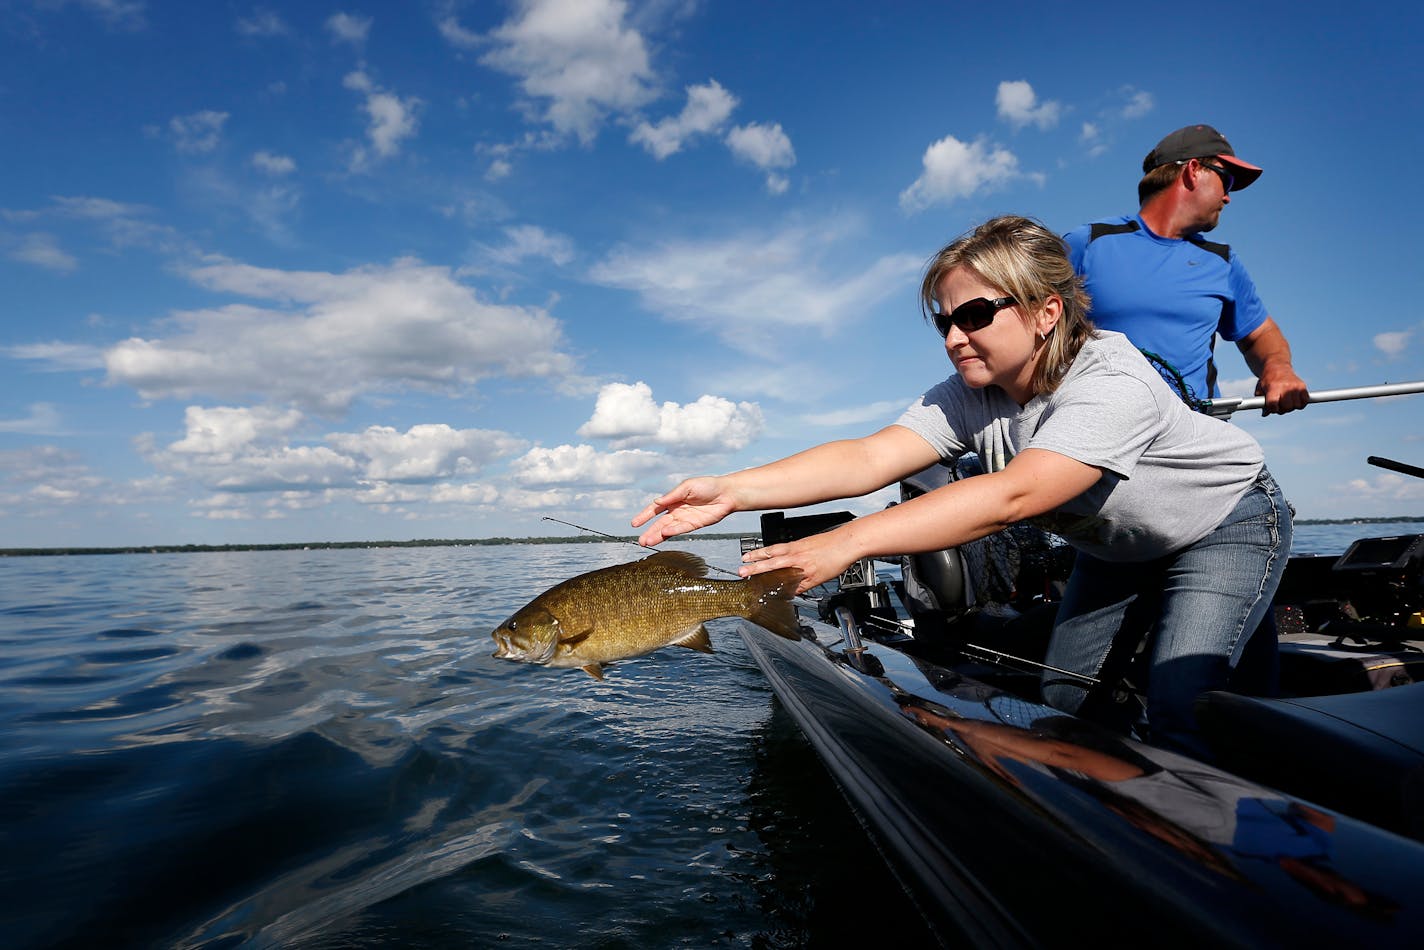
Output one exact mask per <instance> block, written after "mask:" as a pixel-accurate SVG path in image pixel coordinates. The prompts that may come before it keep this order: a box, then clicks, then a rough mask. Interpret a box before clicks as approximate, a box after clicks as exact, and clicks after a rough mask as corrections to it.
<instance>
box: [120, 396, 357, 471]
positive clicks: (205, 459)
mask: <svg viewBox="0 0 1424 950" xmlns="http://www.w3.org/2000/svg"><path fill="white" fill-rule="evenodd" d="M301 422H302V416H301V414H300V413H298V412H296V411H295V410H279V409H272V408H262V407H259V408H251V409H249V408H241V407H227V406H219V407H214V408H205V407H202V406H189V407H188V408H187V410H186V411H185V413H184V424H185V429H186V433H185V435H184V436H183V438H181V439H179V440H177V441H176V442H173V443H172V444H170V445H169V446H168V447H167V448H165V449H161V450H160V449H156V448H154V446H153V444H152V439H151V437H144V438H143V439H141V441H140V446H139V448H140V451H141V452H142V453H143V454H144V455H146V456H147V458H148V460H149V461H150V463H152V464H153V465H155V466H156V467H158V468H161V469H164V470H166V471H169V472H173V473H177V474H180V475H183V476H185V477H188V478H192V479H196V480H198V481H199V482H201V483H202V484H204V485H205V486H207V487H208V488H211V489H214V490H219V491H228V492H252V491H269V492H270V491H281V490H300V491H311V490H313V489H324V488H329V487H332V486H350V485H353V484H354V483H355V477H356V475H357V473H358V466H357V464H356V463H355V461H354V460H352V459H350V458H348V457H346V456H344V455H341V454H340V453H338V452H335V451H333V450H331V449H330V448H327V447H326V446H320V445H315V446H314V445H295V446H294V445H289V444H287V440H288V439H289V438H290V436H291V434H292V432H293V430H294V429H296V428H297V426H298V425H300V424H301Z"/></svg>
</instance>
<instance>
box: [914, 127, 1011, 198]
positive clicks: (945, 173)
mask: <svg viewBox="0 0 1424 950" xmlns="http://www.w3.org/2000/svg"><path fill="white" fill-rule="evenodd" d="M922 163H923V165H924V171H923V172H921V174H920V177H919V178H917V179H915V182H914V183H913V184H912V185H910V187H909V188H906V189H905V190H904V191H903V192H901V193H900V207H901V208H903V209H904V210H905V211H907V212H910V213H912V214H913V213H915V212H918V211H924V210H925V209H926V208H929V207H931V206H932V205H936V204H948V203H949V202H951V201H954V200H956V199H958V198H967V197H969V196H970V195H972V194H974V193H975V192H979V191H993V190H994V189H996V188H1002V187H1003V186H1004V185H1006V184H1008V183H1009V182H1011V181H1013V180H1014V179H1016V178H1020V177H1023V173H1022V172H1020V171H1019V160H1018V158H1017V157H1016V156H1015V155H1014V154H1013V153H1012V152H1010V151H1009V150H1008V149H1005V148H1002V147H1001V146H998V145H993V144H991V143H989V142H988V141H987V140H985V139H983V138H980V139H977V140H975V141H974V142H972V143H965V142H961V141H960V140H959V139H957V138H955V137H954V136H952V135H946V136H945V137H944V138H942V139H940V140H939V141H938V142H935V143H934V144H933V145H931V146H930V147H929V148H927V149H926V150H925V154H924V158H923V159H922Z"/></svg>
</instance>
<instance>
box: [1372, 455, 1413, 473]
mask: <svg viewBox="0 0 1424 950" xmlns="http://www.w3.org/2000/svg"><path fill="white" fill-rule="evenodd" d="M1365 461H1366V462H1368V463H1370V464H1371V465H1375V466H1378V467H1379V468H1387V469H1389V470H1390V471H1391V472H1399V473H1400V474H1401V475H1413V476H1414V477H1415V478H1424V468H1420V467H1419V466H1417V465H1410V464H1409V463H1408V462H1396V461H1395V460H1394V459H1387V458H1381V457H1380V456H1378V455H1371V456H1369V457H1368V458H1366V459H1365Z"/></svg>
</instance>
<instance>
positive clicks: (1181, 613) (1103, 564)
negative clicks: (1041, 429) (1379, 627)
mask: <svg viewBox="0 0 1424 950" xmlns="http://www.w3.org/2000/svg"><path fill="white" fill-rule="evenodd" d="M1166 503H1168V504H1170V503H1171V502H1170V501H1167V502H1166ZM1290 546H1291V516H1290V509H1289V508H1288V507H1287V506H1286V502H1285V498H1284V497H1283V496H1282V494H1281V490H1280V488H1279V487H1278V486H1277V485H1276V482H1275V480H1274V479H1273V478H1271V475H1270V473H1269V472H1267V471H1266V469H1265V468H1264V467H1263V468H1262V469H1261V474H1260V475H1259V476H1258V477H1257V479H1256V481H1255V483H1254V484H1252V486H1251V487H1250V489H1248V490H1247V492H1246V494H1245V495H1244V496H1243V497H1242V498H1241V500H1240V501H1239V502H1237V504H1236V508H1235V509H1234V510H1233V511H1232V512H1231V514H1229V515H1227V516H1226V519H1225V520H1224V521H1222V523H1221V524H1220V525H1218V526H1217V528H1216V530H1214V531H1212V533H1211V534H1209V535H1207V536H1206V537H1205V538H1202V539H1201V540H1200V541H1198V542H1196V543H1195V544H1192V545H1189V546H1188V547H1185V548H1183V549H1182V550H1180V551H1177V552H1175V553H1174V554H1170V555H1167V556H1166V557H1162V558H1158V559H1156V560H1153V561H1145V562H1138V563H1118V562H1110V561H1103V560H1100V559H1098V558H1095V557H1091V556H1088V555H1085V554H1082V553H1079V555H1078V559H1077V562H1076V564H1075V566H1074V568H1073V573H1072V576H1071V577H1070V578H1069V579H1068V588H1067V590H1066V591H1065V592H1064V595H1063V602H1062V604H1060V605H1059V610H1058V619H1057V621H1056V623H1055V625H1054V630H1053V639H1052V642H1051V643H1050V644H1049V647H1048V656H1047V658H1046V660H1045V662H1046V663H1047V664H1048V665H1049V666H1052V667H1057V668H1059V669H1062V670H1069V671H1072V672H1076V673H1082V674H1086V675H1088V676H1092V677H1095V678H1097V679H1100V680H1102V681H1103V685H1102V686H1101V687H1092V686H1090V685H1088V684H1085V683H1083V682H1080V681H1076V680H1074V679H1072V678H1069V677H1065V676H1062V675H1061V674H1057V673H1054V672H1052V671H1045V672H1044V673H1043V677H1042V683H1043V698H1044V701H1045V702H1047V703H1048V704H1049V705H1051V706H1054V707H1056V708H1058V709H1061V710H1064V711H1065V712H1070V713H1078V712H1080V710H1081V711H1082V713H1083V714H1084V715H1089V716H1092V717H1093V718H1102V716H1103V713H1102V709H1104V708H1106V709H1109V710H1111V709H1112V696H1111V690H1112V687H1114V686H1115V685H1116V684H1117V681H1118V678H1119V677H1120V676H1121V675H1122V674H1123V673H1124V672H1125V670H1126V668H1127V665H1128V664H1129V663H1130V662H1131V660H1132V654H1133V653H1134V651H1135V650H1136V648H1137V647H1138V645H1139V644H1140V643H1142V642H1143V641H1142V638H1143V636H1144V635H1146V636H1147V640H1146V646H1145V649H1146V656H1147V658H1148V662H1149V668H1148V684H1147V705H1146V730H1147V735H1148V737H1150V739H1151V741H1152V742H1154V743H1155V744H1157V745H1159V746H1164V747H1166V748H1174V749H1176V750H1178V751H1185V752H1188V753H1189V754H1192V755H1195V756H1197V757H1199V758H1203V759H1207V758H1209V756H1210V754H1209V751H1208V750H1207V748H1206V745H1205V743H1204V742H1203V741H1202V739H1201V737H1200V735H1199V734H1198V732H1197V725H1196V714H1195V712H1194V709H1193V706H1194V704H1195V702H1196V698H1197V697H1198V696H1199V695H1201V694H1202V693H1203V692H1205V691H1207V690H1211V689H1221V688H1223V687H1225V686H1226V685H1227V680H1228V678H1229V677H1230V676H1231V672H1232V670H1233V669H1234V668H1235V667H1236V664H1237V662H1238V661H1239V660H1240V658H1241V654H1242V652H1243V651H1244V650H1245V648H1246V641H1247V640H1248V639H1249V638H1250V636H1251V634H1252V633H1253V632H1254V631H1255V630H1256V628H1257V627H1258V626H1261V621H1262V620H1263V619H1264V618H1265V616H1266V615H1267V613H1268V612H1269V611H1270V609H1271V599H1272V598H1273V597H1274V596H1275V593H1276V588H1277V586H1279V584H1280V582H1281V574H1282V572H1283V571H1284V570H1285V565H1286V559H1287V557H1288V556H1289V554H1290ZM1275 632H1276V631H1275V625H1274V624H1269V623H1268V624H1265V626H1264V629H1263V630H1262V633H1263V634H1265V635H1268V636H1274V635H1275ZM1114 647H1116V649H1113V648H1114ZM1272 652H1273V651H1272ZM1117 708H1118V709H1119V711H1121V710H1122V709H1123V708H1124V706H1123V704H1121V703H1119V704H1118V706H1117ZM1136 712H1137V710H1136V709H1133V710H1132V713H1133V714H1134V715H1135V714H1136ZM1121 715H1122V714H1121V712H1119V716H1121ZM1109 718H1111V714H1110V713H1109ZM1123 718H1126V717H1123ZM1138 725H1139V727H1141V725H1142V724H1141V722H1140V720H1139V722H1138Z"/></svg>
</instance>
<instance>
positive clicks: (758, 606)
mask: <svg viewBox="0 0 1424 950" xmlns="http://www.w3.org/2000/svg"><path fill="white" fill-rule="evenodd" d="M747 583H748V584H750V585H752V591H751V596H752V600H753V603H754V605H755V606H754V608H753V610H752V612H751V613H750V614H748V615H747V619H748V620H750V621H751V622H752V623H754V624H757V625H758V626H762V627H765V628H766V629H768V630H770V631H771V632H772V633H774V634H776V635H777V636H779V637H785V638H786V639H788V640H800V639H801V619H800V618H799V617H798V616H797V615H796V608H795V607H793V606H792V605H791V598H792V597H794V596H795V594H796V586H797V585H798V584H800V583H801V572H800V571H799V570H797V569H796V568H794V567H783V568H782V569H781V570H779V571H767V572H766V573H765V574H754V575H752V576H751V577H750V578H748V580H747Z"/></svg>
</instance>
